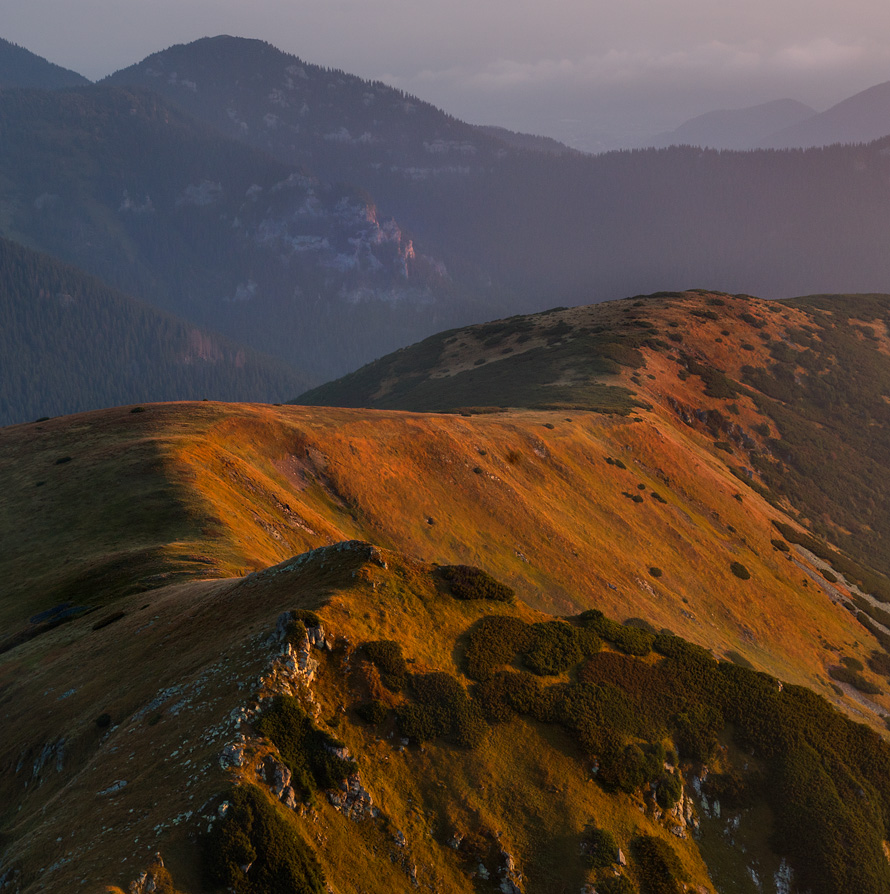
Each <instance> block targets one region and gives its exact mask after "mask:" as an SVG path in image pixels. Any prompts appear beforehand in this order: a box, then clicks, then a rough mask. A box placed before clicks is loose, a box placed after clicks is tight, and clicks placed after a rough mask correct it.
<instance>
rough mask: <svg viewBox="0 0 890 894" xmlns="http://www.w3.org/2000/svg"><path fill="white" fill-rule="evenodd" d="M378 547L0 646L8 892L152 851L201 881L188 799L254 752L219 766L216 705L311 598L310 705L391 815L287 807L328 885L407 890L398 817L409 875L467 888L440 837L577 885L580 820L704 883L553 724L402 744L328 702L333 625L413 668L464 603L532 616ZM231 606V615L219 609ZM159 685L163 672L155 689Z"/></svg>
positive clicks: (216, 788)
mask: <svg viewBox="0 0 890 894" xmlns="http://www.w3.org/2000/svg"><path fill="white" fill-rule="evenodd" d="M384 555H385V558H386V561H387V565H388V567H387V569H386V570H384V569H382V568H380V567H378V566H376V565H374V564H372V563H368V562H362V561H359V560H357V559H356V558H354V557H353V556H352V555H349V554H346V555H345V557H340V558H338V557H336V556H334V557H333V560H332V558H331V555H329V556H328V558H327V560H324V559H317V560H315V561H314V562H309V563H307V564H306V565H305V566H304V567H303V568H301V569H300V570H299V571H297V572H294V573H292V574H290V575H280V576H278V577H271V576H268V575H265V576H261V578H260V579H259V580H258V581H256V583H255V584H254V585H253V586H245V584H244V583H242V582H217V583H210V582H205V583H192V584H179V585H173V586H170V587H166V588H164V589H162V590H161V591H159V592H158V593H157V594H156V597H155V599H154V600H153V601H152V604H151V605H150V606H148V607H143V606H142V597H136V596H133V597H127V598H125V599H123V600H122V601H121V602H120V604H119V605H120V608H121V609H122V610H123V611H125V612H126V616H125V617H124V618H123V619H121V620H119V621H118V622H116V623H114V624H113V625H111V626H108V627H105V628H103V629H100V630H98V631H93V630H91V625H90V623H89V619H81V620H78V621H75V622H73V623H72V624H70V625H68V626H67V627H64V628H60V629H57V630H55V631H52V632H51V633H49V634H47V635H46V636H47V638H48V639H47V640H46V641H43V642H41V641H40V640H34V641H32V642H30V643H28V644H26V645H25V646H23V647H20V648H19V649H17V650H16V652H15V657H14V658H13V657H12V653H9V654H8V656H7V657H6V658H5V660H4V661H3V663H2V666H0V685H2V686H3V687H4V692H5V699H4V701H5V706H6V710H5V714H6V718H7V724H8V727H9V729H10V734H9V735H8V736H5V737H4V741H3V746H2V751H0V760H2V762H3V765H4V766H8V767H9V768H10V770H11V769H12V767H13V765H14V764H15V762H16V761H17V760H18V758H19V757H20V756H22V755H25V756H26V760H25V761H24V770H23V771H21V772H19V773H13V772H9V773H5V774H4V776H3V782H2V786H3V788H2V795H3V797H2V803H4V804H7V805H9V807H8V808H7V812H5V813H4V814H3V815H2V818H0V819H2V823H3V826H4V828H5V829H6V831H7V834H8V836H9V839H10V840H14V844H13V846H12V848H11V850H10V852H8V853H7V854H6V862H5V865H7V864H8V865H16V866H18V867H19V869H20V871H21V876H20V881H21V882H22V883H23V884H22V890H23V891H27V892H30V891H33V890H38V889H45V888H46V887H52V888H53V889H55V890H62V889H64V888H65V887H66V885H70V884H77V883H78V882H80V880H81V879H83V880H86V882H88V883H89V888H88V890H91V891H92V890H99V885H100V883H101V882H104V883H106V884H107V883H116V884H118V885H120V886H122V887H123V888H126V887H127V884H128V880H130V879H132V878H133V877H134V876H135V875H136V874H137V872H138V870H139V869H140V868H141V867H144V866H145V865H147V863H148V862H150V859H151V856H152V854H153V853H154V852H155V851H156V850H157V849H158V848H159V847H160V848H161V850H162V851H163V854H164V858H165V861H166V863H167V865H168V867H169V868H170V869H171V870H172V872H173V876H174V879H175V880H176V882H177V885H178V886H182V888H184V889H185V890H188V891H199V890H201V885H200V881H199V876H198V872H197V865H196V860H195V849H194V847H195V846H194V843H193V841H191V840H190V835H191V834H192V833H193V832H194V831H200V830H202V829H203V823H202V822H198V821H197V820H194V821H190V819H189V818H186V817H185V814H186V813H187V812H189V811H192V812H193V813H199V814H201V815H202V816H203V815H204V814H203V813H201V808H202V806H204V805H205V803H206V801H207V799H208V798H211V797H212V796H213V795H214V794H216V793H218V792H220V791H223V790H224V789H225V787H226V784H227V779H228V780H231V779H233V778H242V779H243V780H244V781H246V782H251V781H252V780H253V779H255V776H254V775H253V769H252V766H249V767H246V768H245V769H244V770H243V772H242V773H239V772H237V771H228V772H225V771H223V770H221V769H220V767H219V765H218V763H217V760H216V757H217V755H218V753H219V752H220V751H221V749H222V747H223V745H224V744H225V743H226V742H228V741H231V740H233V739H234V738H235V737H236V732H237V729H238V727H237V724H236V723H235V722H233V720H232V716H233V713H232V712H233V711H234V710H235V709H236V708H237V707H238V706H240V705H246V704H250V703H251V702H252V701H254V698H255V696H253V695H252V689H251V687H252V683H253V681H254V680H256V678H257V675H258V674H261V673H262V672H263V670H264V668H265V666H266V665H267V663H268V659H269V655H270V654H271V653H270V650H269V647H268V645H265V644H264V640H265V637H266V635H267V634H268V632H269V631H271V629H272V628H273V627H274V624H275V620H276V617H277V615H278V613H279V612H280V611H282V610H284V609H290V608H295V607H310V608H318V607H319V606H321V605H324V606H325V607H324V608H323V609H320V611H321V614H322V617H323V619H324V623H325V625H326V629H327V630H328V631H329V632H330V634H331V635H332V636H333V637H334V638H335V639H336V640H337V643H338V647H337V649H338V651H336V652H335V654H334V657H333V658H331V659H328V660H325V659H324V658H323V656H322V662H323V663H322V668H321V672H320V676H319V680H318V683H317V686H316V691H317V694H318V697H319V701H320V709H321V710H320V717H321V718H323V721H322V722H323V725H328V726H331V727H333V728H334V731H335V734H336V735H337V736H338V737H339V738H341V739H342V740H344V741H345V742H346V744H347V745H348V746H349V747H350V749H351V751H352V752H353V754H355V755H356V757H357V758H358V760H359V764H360V767H361V771H362V779H363V784H364V785H365V786H366V787H368V788H369V789H370V791H371V792H372V793H373V795H374V801H375V804H377V805H378V806H379V807H380V808H381V809H382V810H383V812H384V814H385V816H386V820H385V822H383V823H381V824H378V826H381V825H382V826H383V828H384V830H387V829H388V830H389V831H388V832H387V833H386V834H381V832H380V829H379V828H378V826H374V824H371V823H369V822H367V821H365V822H362V823H355V822H354V821H352V820H349V819H345V818H344V817H342V816H341V815H340V814H338V813H336V812H335V811H333V810H332V809H331V808H330V807H329V805H328V804H327V803H326V802H324V801H322V803H321V806H320V807H319V809H318V810H317V812H315V813H313V814H311V815H310V816H309V817H307V818H305V819H298V820H296V823H297V828H298V829H300V830H301V831H302V834H304V835H305V836H306V837H307V838H308V839H309V840H310V841H312V842H313V844H314V845H316V846H318V853H319V855H320V857H321V859H322V861H323V863H324V867H325V871H326V873H327V874H328V877H329V880H330V881H331V883H332V884H333V885H334V889H335V890H336V891H338V892H340V894H347V892H358V891H368V892H376V891H380V892H383V891H392V890H401V889H404V888H405V887H406V885H407V884H408V882H407V879H406V875H405V870H404V868H403V867H402V863H403V855H402V854H401V853H400V852H399V850H398V848H395V847H394V845H393V843H392V836H393V835H394V832H395V831H396V830H401V831H403V832H404V834H405V836H406V837H407V839H408V842H409V850H408V852H407V853H408V858H409V860H410V862H411V863H414V864H415V865H416V866H417V869H418V877H419V879H420V880H421V881H422V882H423V884H424V885H426V884H428V883H433V884H434V885H436V886H438V887H439V889H440V890H448V891H473V890H476V888H474V886H473V884H472V882H471V881H470V880H469V879H468V875H467V873H468V870H469V869H471V868H472V867H468V866H467V865H466V864H464V863H462V861H461V860H460V859H459V858H458V856H457V854H456V853H455V851H453V850H452V849H450V848H448V847H445V846H444V845H445V842H446V841H447V839H448V838H449V837H450V836H451V834H452V833H453V832H454V831H455V830H461V831H463V832H464V833H466V832H468V831H478V830H489V831H492V832H493V831H500V832H501V833H502V837H501V838H500V840H499V841H498V846H499V847H504V848H506V849H507V850H509V851H510V852H511V853H512V854H513V855H514V857H516V859H517V862H518V863H519V865H520V866H521V868H522V871H523V873H524V874H525V875H526V876H527V878H528V879H529V885H530V886H531V887H530V888H529V890H558V889H559V888H558V887H557V886H561V885H567V886H568V887H567V890H573V889H577V888H580V886H581V884H582V882H583V878H584V868H583V865H582V862H581V859H580V856H579V851H578V840H579V837H580V835H581V831H582V829H583V827H584V824H585V823H586V822H588V821H590V819H591V818H593V817H595V818H596V819H597V821H598V822H599V823H600V824H602V825H605V826H607V827H608V828H611V829H612V830H613V831H614V832H615V834H616V836H617V837H618V839H619V841H620V842H621V843H622V845H623V846H624V848H625V851H626V850H627V842H628V841H629V839H630V837H631V835H632V834H634V833H635V832H637V831H643V832H646V833H648V834H654V835H656V836H659V837H662V838H664V840H666V841H671V842H672V844H673V846H674V847H675V848H676V849H677V850H678V852H679V853H680V855H681V857H682V859H683V862H684V864H685V866H686V867H687V869H688V871H689V872H690V875H691V879H692V880H693V881H694V882H696V883H697V884H700V885H704V886H705V890H708V891H710V890H712V889H711V887H710V883H709V880H708V876H707V871H706V869H705V867H704V865H703V863H702V861H701V858H700V856H699V855H698V851H697V847H696V845H695V844H694V843H693V842H692V841H691V840H689V841H684V842H680V841H677V840H676V839H673V838H671V836H670V835H669V834H668V832H667V831H666V829H665V827H664V826H663V825H662V824H661V823H660V822H659V821H658V820H657V819H656V818H654V817H653V816H651V815H647V816H644V815H643V814H642V813H640V810H639V807H638V803H639V805H640V806H642V800H641V799H639V798H637V797H634V796H629V795H623V794H618V795H608V794H606V793H605V792H603V791H602V790H601V789H600V788H599V787H598V786H596V785H593V784H592V783H591V782H590V781H589V778H588V773H587V769H586V767H585V764H584V762H583V761H582V760H579V754H578V752H577V748H576V746H573V745H572V744H571V743H570V741H569V740H568V739H567V738H566V737H565V736H564V735H563V734H561V733H559V732H558V731H557V730H555V729H553V728H550V727H547V726H542V725H538V724H534V723H530V722H525V721H518V720H517V721H514V722H512V723H510V724H507V725H504V726H499V727H495V728H494V729H493V731H492V734H491V737H490V738H489V740H488V741H487V742H486V743H485V744H483V745H482V746H480V747H479V748H478V749H477V750H474V751H472V752H467V751H465V750H462V749H459V748H454V747H452V746H449V745H444V744H431V745H427V746H424V747H423V748H419V749H418V748H409V749H408V750H407V751H405V750H397V749H396V746H397V744H398V740H396V741H395V743H394V742H392V741H389V740H386V739H383V740H381V738H380V737H379V736H377V735H375V731H374V730H373V729H372V728H370V727H368V726H366V725H365V724H362V723H360V722H358V721H357V720H356V718H355V717H354V715H353V714H352V712H349V714H348V715H346V716H342V715H341V713H340V712H341V708H343V707H349V706H350V704H351V700H352V698H354V696H351V695H350V684H349V681H348V679H347V678H346V677H345V676H344V673H343V670H342V668H343V667H344V664H343V660H342V659H343V653H342V649H343V647H344V644H345V643H346V642H347V641H348V642H351V643H352V644H355V643H358V642H361V641H363V640H367V639H376V638H379V637H397V638H398V639H399V641H401V642H402V643H403V644H404V645H405V651H406V654H407V655H409V656H410V657H411V658H413V659H414V664H413V666H412V670H414V671H415V672H423V671H424V670H425V669H441V670H446V671H448V672H450V673H459V667H458V665H457V664H456V654H455V651H454V641H455V639H456V638H457V637H459V636H460V634H462V633H463V632H464V631H465V630H466V629H467V628H468V627H469V626H470V625H471V624H472V623H473V621H474V620H475V619H476V618H478V617H480V616H481V615H484V614H489V613H491V612H492V611H496V612H501V613H508V614H514V615H518V616H519V617H522V618H524V619H526V620H529V621H534V620H537V619H538V618H539V617H541V616H539V615H537V614H536V613H534V612H532V611H531V610H530V609H528V608H527V607H525V606H522V605H521V604H519V605H517V606H516V607H513V608H510V607H503V606H501V607H497V606H495V607H493V606H492V605H491V604H485V603H482V604H480V603H467V602H458V601H455V600H453V599H451V598H450V597H447V596H443V595H442V594H441V593H440V592H439V591H438V590H437V587H436V585H435V584H434V582H433V580H432V579H431V578H430V576H429V574H428V572H429V570H430V569H429V566H423V565H420V564H418V563H416V562H411V561H406V560H404V559H403V558H400V557H399V556H397V555H396V554H391V553H387V554H384ZM233 613H237V614H238V618H239V623H238V625H233V624H231V623H230V619H231V616H232V614H233ZM432 631H434V633H432ZM50 644H51V647H50V648H47V647H48V646H50ZM124 664H128V665H130V666H138V667H139V669H140V673H138V674H132V675H127V676H120V675H117V676H115V677H112V678H109V677H108V676H107V674H106V670H107V668H109V667H119V666H122V665H124ZM465 682H467V681H465ZM245 686H246V688H243V687H245ZM167 687H179V688H177V689H176V690H175V691H173V692H170V693H168V694H167V697H166V699H165V698H163V697H162V698H161V699H160V700H157V696H158V694H159V693H163V692H164V690H165V689H166V688H167ZM62 690H64V691H62ZM183 699H185V700H186V704H184V705H183V706H181V707H180V708H177V707H176V703H177V702H180V701H182V700H183ZM149 705H151V706H152V707H150V709H148V710H146V708H147V706H149ZM104 712H108V713H109V714H110V715H111V717H112V719H113V726H112V727H111V729H110V730H109V731H108V732H107V734H105V733H104V732H102V731H101V730H99V729H98V728H97V726H96V724H95V722H94V721H95V719H96V717H97V716H98V715H99V714H100V713H104ZM60 738H64V739H65V742H66V751H65V757H64V769H63V770H62V771H61V772H59V771H57V770H56V769H55V766H54V756H53V758H52V759H51V760H50V762H49V763H48V764H47V767H46V769H45V770H43V771H41V772H40V773H38V774H36V775H35V776H31V768H32V764H33V761H34V760H35V759H37V758H38V756H39V754H40V750H41V747H42V744H43V743H45V742H57V741H59V739H60ZM262 753H264V751H263V749H260V757H261V756H262ZM233 773H234V777H233V775H232V774H233ZM120 780H125V781H126V782H127V785H126V787H125V789H124V790H123V791H122V792H121V793H120V794H116V795H115V794H108V795H100V794H98V793H100V792H103V791H105V790H106V789H107V788H109V787H110V786H111V785H113V784H114V783H115V782H118V781H120ZM25 783H30V784H29V785H26V784H25ZM61 803H64V804H65V805H67V806H66V808H65V809H64V810H59V809H58V805H59V804H61ZM17 804H22V805H23V809H22V811H21V812H16V810H15V807H16V805H17ZM44 807H45V808H46V810H45V811H44V809H43V808H44ZM204 812H205V813H206V808H205V811H204ZM175 817H179V818H180V819H179V820H178V821H177V822H172V820H173V818H175ZM390 853H392V854H393V855H394V857H395V858H396V862H395V863H394V862H393V861H392V860H391V859H390Z"/></svg>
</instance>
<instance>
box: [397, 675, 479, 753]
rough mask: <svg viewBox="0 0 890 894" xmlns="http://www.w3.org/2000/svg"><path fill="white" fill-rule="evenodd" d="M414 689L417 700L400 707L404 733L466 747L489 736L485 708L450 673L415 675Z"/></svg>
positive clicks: (473, 745)
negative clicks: (483, 710) (443, 740)
mask: <svg viewBox="0 0 890 894" xmlns="http://www.w3.org/2000/svg"><path fill="white" fill-rule="evenodd" d="M411 692H412V695H413V696H414V701H413V702H411V703H409V704H407V705H402V706H400V707H399V708H397V709H396V717H397V718H398V721H399V729H400V731H401V733H402V735H403V736H405V737H407V738H409V739H413V740H414V741H416V742H428V741H431V740H432V739H445V740H447V741H449V742H451V743H452V744H454V745H460V746H462V747H464V748H474V747H475V746H476V745H478V744H479V743H480V742H481V741H482V740H483V739H484V738H485V736H486V734H487V732H488V727H487V726H486V723H485V718H484V717H483V715H482V709H481V708H480V707H479V705H478V704H477V703H476V702H474V701H473V700H471V699H470V697H469V696H468V695H467V691H466V690H465V689H464V687H463V686H461V684H460V683H459V682H458V681H457V680H456V679H455V678H454V677H452V676H451V675H450V674H446V673H443V672H435V673H430V674H413V675H412V676H411Z"/></svg>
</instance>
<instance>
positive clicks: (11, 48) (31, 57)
mask: <svg viewBox="0 0 890 894" xmlns="http://www.w3.org/2000/svg"><path fill="white" fill-rule="evenodd" d="M89 83H90V82H89V81H88V80H87V79H86V78H85V77H83V75H79V74H78V73H77V72H75V71H70V70H69V69H67V68H62V66H61V65H56V64H55V63H53V62H48V61H47V60H46V59H44V58H43V57H42V56H38V55H37V54H36V53H32V52H31V51H30V50H26V49H25V48H24V47H20V46H19V45H18V44H15V43H11V42H10V41H8V40H3V38H0V87H46V88H50V89H55V88H59V87H79V86H81V85H83V84H89Z"/></svg>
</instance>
